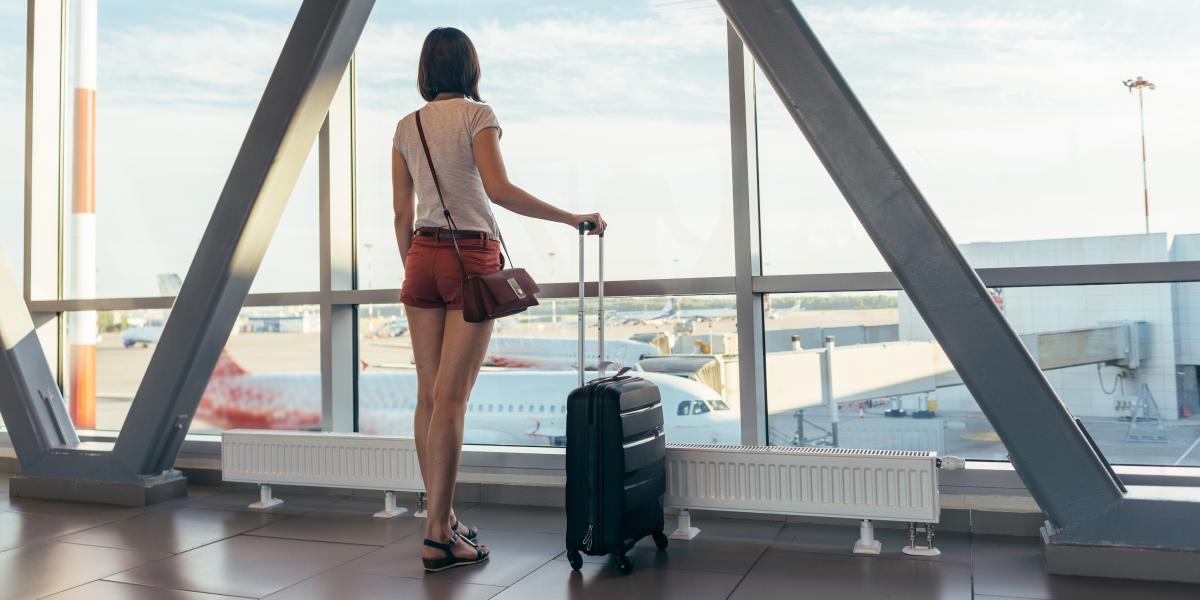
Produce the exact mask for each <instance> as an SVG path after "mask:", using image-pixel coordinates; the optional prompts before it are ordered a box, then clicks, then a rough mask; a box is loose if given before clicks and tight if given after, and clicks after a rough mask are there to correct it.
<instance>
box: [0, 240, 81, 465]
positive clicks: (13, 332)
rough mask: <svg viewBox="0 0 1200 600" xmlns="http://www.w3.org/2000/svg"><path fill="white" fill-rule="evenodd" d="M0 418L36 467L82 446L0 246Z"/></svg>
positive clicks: (27, 460) (22, 457)
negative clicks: (52, 454) (55, 453)
mask: <svg viewBox="0 0 1200 600" xmlns="http://www.w3.org/2000/svg"><path fill="white" fill-rule="evenodd" d="M0 415H3V417H4V424H5V426H6V427H7V428H8V436H9V439H10V440H11V441H12V445H13V449H15V450H16V452H17V459H18V460H19V461H20V462H21V464H30V463H33V462H36V461H37V460H38V459H40V458H41V457H43V456H44V455H45V454H46V453H47V452H49V451H50V450H51V449H52V448H63V447H68V446H74V445H76V444H78V443H79V437H78V436H76V434H75V427H74V426H73V425H72V424H71V419H70V418H69V417H68V416H67V411H66V405H65V404H63V398H62V392H61V391H60V390H59V388H58V383H57V382H56V381H55V379H54V374H53V373H52V372H51V371H50V364H49V363H47V362H46V354H45V353H44V352H42V345H41V343H40V342H39V341H38V337H37V332H36V331H35V329H34V326H33V319H31V318H30V316H29V311H28V310H26V308H25V299H24V298H23V297H22V296H21V289H20V287H19V286H18V284H17V280H16V279H15V278H13V276H12V273H11V272H10V271H9V270H8V263H7V261H6V260H5V258H4V250H3V248H0Z"/></svg>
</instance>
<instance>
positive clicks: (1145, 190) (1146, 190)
mask: <svg viewBox="0 0 1200 600" xmlns="http://www.w3.org/2000/svg"><path fill="white" fill-rule="evenodd" d="M1121 83H1123V84H1125V87H1126V88H1128V89H1129V93H1131V94H1132V93H1133V90H1135V89H1136V90H1137V95H1138V119H1139V120H1140V121H1141V124H1142V206H1143V209H1144V211H1145V214H1146V233H1150V186H1149V185H1148V184H1147V180H1146V105H1145V102H1144V101H1143V100H1142V91H1143V90H1147V89H1151V90H1152V89H1154V84H1153V83H1151V82H1149V81H1146V80H1145V79H1142V77H1141V76H1140V75H1139V76H1138V77H1136V78H1134V79H1126V80H1125V81H1122V82H1121Z"/></svg>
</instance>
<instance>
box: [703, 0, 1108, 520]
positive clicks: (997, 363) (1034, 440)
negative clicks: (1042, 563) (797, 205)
mask: <svg viewBox="0 0 1200 600" xmlns="http://www.w3.org/2000/svg"><path fill="white" fill-rule="evenodd" d="M720 3H721V5H722V7H723V8H724V9H725V13H726V15H728V17H729V21H730V22H731V23H732V24H733V26H734V27H735V28H736V29H737V31H738V33H739V34H740V35H741V37H742V40H743V41H744V42H745V43H746V45H747V47H749V48H750V51H751V52H752V53H753V55H754V57H755V59H756V60H757V61H758V64H759V67H760V68H761V69H762V71H763V73H764V74H765V75H766V77H767V79H768V80H770V82H771V85H772V86H773V87H774V88H775V91H776V92H777V93H778V94H779V97H780V99H782V100H783V103H784V105H785V107H786V108H787V110H788V111H789V112H790V113H791V115H792V118H793V119H795V121H796V124H797V125H799V126H800V129H801V131H802V132H803V133H804V135H805V137H806V138H808V141H809V143H810V144H811V145H812V147H813V150H814V151H815V152H816V154H817V156H818V157H819V158H820V160H821V162H822V163H823V164H824V165H825V168H826V170H828V171H829V174H830V176H831V177H832V178H833V180H834V182H835V183H836V184H837V186H838V188H839V189H840V190H841V192H842V195H843V196H845V198H846V201H847V203H849V205H850V207H851V208H852V209H853V210H854V212H855V214H856V215H857V216H858V218H859V220H860V221H861V222H862V224H863V227H864V228H865V229H866V231H867V233H868V234H869V235H870V236H871V239H872V240H873V241H874V242H875V246H876V247H877V248H878V249H879V252H880V253H881V254H882V255H883V258H884V260H886V261H887V263H888V266H889V267H891V269H892V271H893V272H894V273H895V274H896V278H897V279H898V280H899V281H900V284H901V286H903V288H904V291H905V292H906V293H907V294H908V295H909V296H910V297H911V298H912V301H913V304H914V305H915V306H916V308H917V311H918V312H919V313H920V314H921V317H922V318H924V319H925V322H926V323H927V324H928V325H929V329H930V330H931V331H932V332H933V335H934V336H935V337H936V338H937V340H938V342H939V343H940V344H941V345H942V347H943V348H944V349H945V351H946V354H947V356H948V357H949V358H950V361H951V362H952V363H953V364H954V366H955V368H956V369H958V372H959V374H960V375H961V376H962V379H963V382H964V383H965V384H966V386H967V388H968V389H969V390H970V391H971V394H972V395H973V396H974V397H975V400H976V401H977V402H978V403H979V408H980V409H981V410H982V411H983V413H984V414H985V415H986V416H987V418H988V421H989V422H990V423H991V425H992V427H993V428H994V429H995V431H996V433H997V434H998V435H999V436H1000V439H1001V440H1002V441H1003V442H1004V445H1005V447H1006V448H1007V449H1008V452H1009V456H1010V457H1011V459H1012V463H1013V467H1014V468H1015V469H1016V471H1017V473H1018V474H1019V475H1020V476H1021V479H1022V480H1023V481H1024V482H1025V484H1026V486H1027V487H1028V488H1029V491H1030V493H1031V494H1032V495H1033V497H1034V499H1035V500H1036V501H1037V502H1038V504H1039V505H1040V506H1041V507H1042V510H1044V511H1045V513H1046V515H1047V516H1048V517H1049V518H1050V519H1051V520H1052V521H1053V522H1054V523H1055V524H1056V525H1057V526H1058V527H1060V528H1069V527H1070V526H1072V525H1074V524H1079V523H1084V522H1087V521H1090V520H1094V519H1097V518H1099V517H1101V516H1102V515H1104V514H1105V513H1107V512H1109V511H1111V510H1112V509H1114V508H1115V507H1116V506H1117V505H1118V504H1120V502H1121V500H1122V497H1123V491H1122V489H1121V487H1120V485H1119V482H1118V481H1116V480H1115V479H1114V477H1113V476H1112V475H1111V474H1110V472H1109V471H1108V469H1107V467H1106V463H1105V461H1104V459H1103V457H1102V456H1101V455H1100V454H1099V453H1098V452H1097V451H1096V450H1095V449H1094V448H1093V447H1092V445H1091V444H1090V443H1089V441H1088V439H1087V438H1086V437H1085V435H1084V433H1083V432H1082V431H1081V430H1080V428H1079V426H1078V425H1077V424H1076V422H1075V420H1074V419H1073V418H1072V417H1071V414H1070V413H1069V412H1068V410H1067V408H1066V407H1065V406H1064V405H1063V403H1062V401H1060V400H1059V398H1058V396H1057V395H1056V394H1055V393H1054V390H1053V389H1051V387H1050V384H1049V383H1048V382H1047V381H1046V378H1045V377H1044V376H1043V375H1042V372H1041V371H1040V370H1039V369H1038V367H1037V363H1035V362H1034V360H1033V359H1032V358H1031V357H1030V355H1029V353H1028V351H1027V350H1026V349H1025V347H1024V346H1023V345H1022V344H1021V341H1020V339H1018V337H1017V336H1016V334H1015V333H1014V332H1013V330H1012V328H1011V327H1009V325H1008V323H1007V322H1006V321H1005V320H1004V317H1003V315H1001V313H1000V311H999V309H998V308H997V307H996V304H995V303H994V302H993V301H992V299H991V297H990V295H989V294H988V292H987V289H986V288H985V287H984V286H983V283H982V282H981V281H980V280H979V277H978V276H977V275H976V274H975V271H974V270H973V269H972V268H971V266H970V265H969V264H967V261H966V260H965V259H964V258H963V256H962V254H961V253H960V252H959V250H958V247H957V246H955V244H954V241H953V240H952V239H951V238H950V234H949V233H948V232H947V231H946V229H945V228H944V227H942V224H941V223H940V222H939V221H938V219H937V216H936V215H934V213H933V210H932V209H930V207H929V204H928V203H927V202H926V201H925V199H924V197H922V195H921V192H920V191H919V190H918V189H917V186H916V184H914V183H913V181H912V179H911V178H909V176H908V173H907V172H905V170H904V167H903V166H902V165H901V164H900V161H899V159H897V158H896V155H895V154H894V153H893V152H892V151H891V149H890V148H889V147H888V145H887V142H886V141H885V140H884V138H883V135H882V134H880V132H879V130H878V129H877V128H876V127H875V125H874V124H873V123H872V122H871V119H870V117H868V116H867V113H866V111H865V110H864V109H863V107H862V105H861V104H859V102H858V100H857V99H856V98H855V97H854V94H853V92H851V90H850V86H849V85H847V84H846V81H845V80H844V79H843V78H842V76H841V74H840V73H838V70H837V67H836V66H834V64H833V61H832V60H831V59H830V57H829V55H828V54H827V53H826V52H825V50H824V48H822V47H821V44H820V42H818V41H817V37H816V35H814V33H813V31H812V30H811V29H810V28H809V27H808V24H807V23H806V22H805V21H804V19H803V17H801V16H800V12H799V11H798V10H797V9H796V7H795V5H794V4H793V3H792V1H791V0H755V1H753V2H745V1H737V0H720Z"/></svg>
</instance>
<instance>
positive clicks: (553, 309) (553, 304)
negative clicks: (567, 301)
mask: <svg viewBox="0 0 1200 600" xmlns="http://www.w3.org/2000/svg"><path fill="white" fill-rule="evenodd" d="M548 254H549V255H550V281H554V280H555V279H554V256H555V254H556V253H555V252H554V251H553V250H551V251H550V252H548ZM557 323H558V300H551V301H550V324H551V325H555V324H557Z"/></svg>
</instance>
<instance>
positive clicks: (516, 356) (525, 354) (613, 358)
mask: <svg viewBox="0 0 1200 600" xmlns="http://www.w3.org/2000/svg"><path fill="white" fill-rule="evenodd" d="M659 354H662V353H661V352H659V350H658V348H656V347H655V346H654V345H652V344H648V343H646V342H639V341H635V340H619V339H618V340H605V341H604V359H603V360H606V361H608V362H610V363H615V364H618V365H629V366H633V365H636V364H637V362H638V361H639V360H641V359H643V358H645V357H647V356H658V355H659ZM598 358H599V357H598V356H597V353H596V342H595V341H592V340H588V341H585V342H584V346H583V359H584V365H585V367H584V368H587V369H594V368H595V366H596V365H597V359H598ZM484 364H485V365H489V366H496V367H511V368H521V369H570V370H576V369H578V368H579V340H578V339H576V338H535V337H515V336H514V337H510V336H496V337H493V338H492V339H491V341H490V342H488V349H487V354H486V355H485V358H484Z"/></svg>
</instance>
